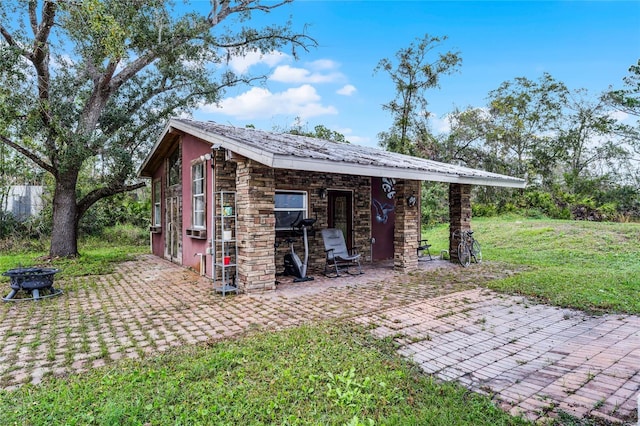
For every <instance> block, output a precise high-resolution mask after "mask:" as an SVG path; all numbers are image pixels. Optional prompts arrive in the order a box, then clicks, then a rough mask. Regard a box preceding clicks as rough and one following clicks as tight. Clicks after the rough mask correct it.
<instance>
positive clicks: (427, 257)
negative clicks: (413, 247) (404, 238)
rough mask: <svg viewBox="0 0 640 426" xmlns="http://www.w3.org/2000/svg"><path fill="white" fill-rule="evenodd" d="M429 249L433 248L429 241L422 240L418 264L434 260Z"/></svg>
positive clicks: (419, 245)
mask: <svg viewBox="0 0 640 426" xmlns="http://www.w3.org/2000/svg"><path fill="white" fill-rule="evenodd" d="M429 247H431V244H429V240H420V241H419V242H418V249H417V251H418V262H420V261H424V260H433V257H431V252H430V251H429ZM425 252H426V253H425Z"/></svg>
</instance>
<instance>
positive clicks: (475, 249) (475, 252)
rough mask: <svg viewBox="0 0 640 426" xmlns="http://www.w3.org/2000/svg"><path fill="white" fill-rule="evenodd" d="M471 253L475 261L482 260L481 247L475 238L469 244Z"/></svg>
mask: <svg viewBox="0 0 640 426" xmlns="http://www.w3.org/2000/svg"><path fill="white" fill-rule="evenodd" d="M471 255H472V256H473V258H474V259H475V261H476V263H480V262H482V247H480V243H479V242H477V241H476V240H473V244H471Z"/></svg>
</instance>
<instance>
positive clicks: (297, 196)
mask: <svg viewBox="0 0 640 426" xmlns="http://www.w3.org/2000/svg"><path fill="white" fill-rule="evenodd" d="M274 212H275V216H276V229H277V230H285V229H291V228H292V227H293V225H294V224H296V223H297V222H298V221H300V220H301V219H304V218H306V217H307V193H306V192H303V191H276V198H275V209H274Z"/></svg>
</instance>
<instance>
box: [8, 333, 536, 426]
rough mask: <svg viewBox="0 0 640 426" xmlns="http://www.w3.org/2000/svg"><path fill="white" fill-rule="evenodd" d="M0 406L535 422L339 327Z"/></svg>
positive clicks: (174, 356)
mask: <svg viewBox="0 0 640 426" xmlns="http://www.w3.org/2000/svg"><path fill="white" fill-rule="evenodd" d="M0 413H2V414H1V416H2V417H3V422H2V423H3V424H7V425H8V424H18V425H44V424H99V425H143V424H149V425H199V424H207V425H209V424H210V425H272V424H278V425H354V426H355V425H373V424H375V425H403V426H404V425H446V426H449V425H519V424H526V422H525V421H523V420H522V419H519V418H515V417H511V416H509V415H508V414H506V413H504V412H502V411H501V410H499V409H498V408H496V407H495V406H494V405H493V404H492V402H491V401H490V400H489V398H487V397H483V396H480V395H478V394H475V393H472V392H469V391H468V390H466V389H464V388H463V387H461V386H458V385H455V384H450V383H445V384H438V383H436V382H435V381H434V380H433V379H432V378H431V377H428V376H425V375H423V374H421V373H420V371H419V370H418V369H417V368H416V367H414V366H413V365H411V364H409V363H407V362H405V361H403V360H402V359H401V358H400V357H399V356H398V355H396V354H395V351H394V346H393V343H392V342H391V341H390V340H378V339H375V338H373V337H372V336H371V335H370V334H369V333H368V332H367V331H366V330H363V329H361V328H357V327H352V326H348V325H345V324H338V323H327V324H318V325H314V326H303V327H298V328H294V329H290V330H286V331H282V332H277V333H265V334H260V335H257V334H256V335H252V336H246V337H244V338H241V339H238V340H233V341H223V342H219V343H215V344H212V345H210V346H191V347H183V348H180V349H176V350H174V351H173V352H170V353H166V354H163V355H159V356H157V357H153V358H147V359H145V360H142V361H125V362H121V363H118V364H116V365H113V366H110V367H105V368H101V369H96V370H92V371H91V372H89V373H86V374H83V375H80V376H75V375H73V376H70V377H68V378H65V379H56V380H51V381H47V382H45V383H43V384H41V385H38V386H37V387H33V386H31V385H27V386H23V387H21V388H19V389H18V390H15V391H9V392H7V391H0Z"/></svg>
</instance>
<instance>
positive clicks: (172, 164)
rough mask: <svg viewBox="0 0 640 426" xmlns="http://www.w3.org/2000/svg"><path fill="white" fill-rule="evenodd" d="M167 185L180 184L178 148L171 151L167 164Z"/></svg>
mask: <svg viewBox="0 0 640 426" xmlns="http://www.w3.org/2000/svg"><path fill="white" fill-rule="evenodd" d="M167 163H168V164H167V184H168V186H173V185H178V184H179V183H180V148H178V149H176V150H175V151H173V154H171V156H170V157H169V160H168V162H167Z"/></svg>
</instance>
